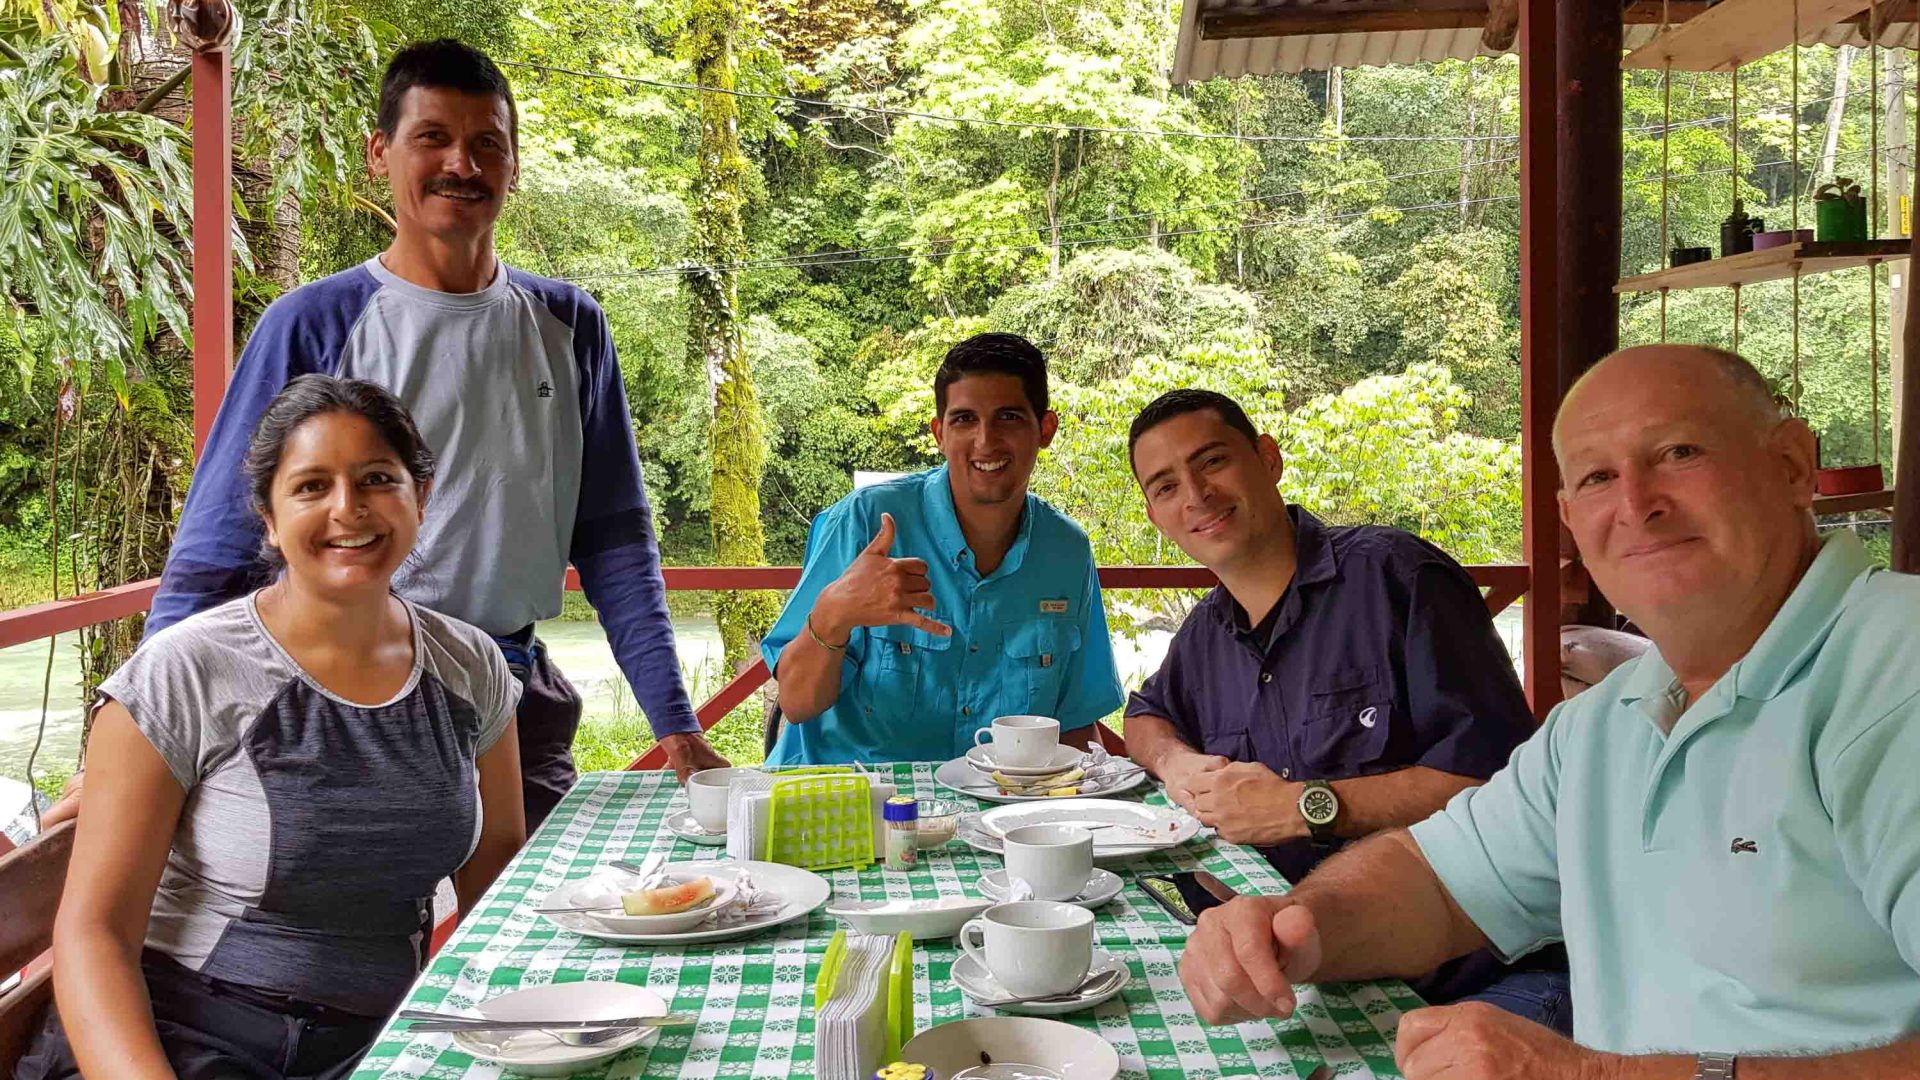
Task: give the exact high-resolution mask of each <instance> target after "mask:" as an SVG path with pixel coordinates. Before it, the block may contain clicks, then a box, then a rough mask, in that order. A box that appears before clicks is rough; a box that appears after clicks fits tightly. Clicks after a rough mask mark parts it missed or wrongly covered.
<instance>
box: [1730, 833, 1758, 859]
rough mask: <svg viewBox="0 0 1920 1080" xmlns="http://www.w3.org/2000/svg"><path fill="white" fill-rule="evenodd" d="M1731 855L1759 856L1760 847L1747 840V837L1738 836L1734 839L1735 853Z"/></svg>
mask: <svg viewBox="0 0 1920 1080" xmlns="http://www.w3.org/2000/svg"><path fill="white" fill-rule="evenodd" d="M1731 854H1734V855H1740V854H1747V855H1758V854H1760V845H1759V844H1756V843H1754V842H1753V841H1751V840H1748V839H1746V838H1745V837H1741V836H1736V837H1734V838H1733V851H1732V852H1731Z"/></svg>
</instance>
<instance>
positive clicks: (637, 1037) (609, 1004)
mask: <svg viewBox="0 0 1920 1080" xmlns="http://www.w3.org/2000/svg"><path fill="white" fill-rule="evenodd" d="M473 1011H474V1012H476V1013H479V1014H480V1015H481V1016H484V1017H486V1018H487V1019H489V1020H542V1019H546V1018H547V1017H552V1016H566V1017H577V1018H579V1019H581V1020H615V1019H619V1018H621V1017H625V1016H665V1015H666V1014H667V1003H666V1001H665V1000H664V999H662V998H661V997H660V995H659V994H656V993H654V992H653V991H651V990H648V989H646V988H645V987H641V986H634V985H631V984H629V983H621V982H570V983H551V984H549V985H546V986H531V987H528V988H527V989H525V990H513V991H509V992H507V993H505V994H501V995H500V996H499V997H496V998H489V999H488V1000H486V1001H483V1002H481V1003H480V1004H479V1005H478V1006H476V1007H475V1008H474V1010H473ZM659 1030H660V1029H659V1028H639V1029H637V1030H635V1031H630V1032H627V1033H626V1034H623V1035H616V1036H614V1037H613V1038H611V1039H609V1040H608V1041H606V1042H604V1043H601V1044H600V1045H598V1046H573V1045H570V1044H568V1043H563V1042H561V1041H560V1040H559V1039H558V1038H556V1037H554V1036H552V1035H549V1034H547V1033H546V1032H544V1031H521V1032H513V1033H511V1034H508V1033H505V1032H471V1031H457V1032H454V1035H453V1045H454V1046H455V1047H456V1048H458V1049H459V1050H460V1052H461V1053H465V1054H472V1055H473V1056H474V1057H477V1058H479V1059H481V1060H483V1061H491V1062H494V1063H496V1064H499V1065H504V1066H506V1067H507V1070H508V1071H509V1072H513V1073H516V1074H519V1075H521V1076H572V1075H574V1074H575V1073H578V1072H583V1071H591V1070H593V1069H595V1068H597V1067H599V1066H601V1065H604V1064H606V1063H607V1062H609V1061H612V1060H613V1059H614V1058H616V1057H618V1056H619V1055H620V1054H621V1053H623V1052H624V1051H626V1050H628V1049H630V1048H632V1047H634V1046H637V1045H639V1044H640V1043H641V1042H642V1041H644V1040H648V1039H652V1038H654V1037H655V1036H656V1035H657V1034H658V1032H659ZM401 1033H402V1034H405V1032H404V1031H402V1032H401Z"/></svg>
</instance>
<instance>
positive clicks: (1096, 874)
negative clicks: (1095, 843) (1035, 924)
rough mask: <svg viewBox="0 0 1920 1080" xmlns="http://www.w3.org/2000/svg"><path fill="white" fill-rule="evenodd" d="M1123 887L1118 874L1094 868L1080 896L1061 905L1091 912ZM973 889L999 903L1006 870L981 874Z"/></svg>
mask: <svg viewBox="0 0 1920 1080" xmlns="http://www.w3.org/2000/svg"><path fill="white" fill-rule="evenodd" d="M1125 885H1126V882H1125V881H1122V880H1121V879H1120V875H1119V874H1116V873H1114V872H1113V871H1111V870H1102V869H1100V868H1099V867H1097V866H1096V867H1094V868H1093V876H1092V877H1091V878H1088V879H1087V887H1086V888H1084V889H1081V890H1080V895H1078V896H1075V897H1072V898H1070V899H1067V900H1062V901H1061V903H1063V904H1072V905H1074V906H1075V907H1083V908H1086V909H1087V910H1088V911H1092V910H1093V909H1094V908H1097V907H1100V906H1102V905H1104V904H1106V903H1107V902H1109V901H1111V900H1112V899H1113V898H1114V897H1116V896H1119V895H1120V890H1121V888H1122V887H1124V886H1125ZM974 888H976V889H979V890H980V895H981V896H984V897H986V898H987V899H989V900H991V901H993V902H994V903H999V902H1000V900H1001V899H1002V898H1004V897H1005V896H1006V895H1007V872H1006V870H1005V869H1000V870H993V871H989V872H988V873H985V874H981V875H980V880H979V881H976V882H974Z"/></svg>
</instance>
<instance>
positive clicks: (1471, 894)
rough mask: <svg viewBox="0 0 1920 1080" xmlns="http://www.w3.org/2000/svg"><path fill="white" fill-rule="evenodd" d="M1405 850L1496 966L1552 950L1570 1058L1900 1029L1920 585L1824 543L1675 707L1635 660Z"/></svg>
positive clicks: (1846, 1041) (1916, 819)
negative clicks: (1562, 983) (1567, 984)
mask: <svg viewBox="0 0 1920 1080" xmlns="http://www.w3.org/2000/svg"><path fill="white" fill-rule="evenodd" d="M1668 724H1670V725H1671V733H1670V734H1669V732H1668ZM1413 836H1414V839H1415V840H1416V841H1417V842H1418V843H1419V845H1420V848H1421V850H1422V851H1423V852H1424V853H1425V854H1426V857H1427V861H1428V862H1429V863H1431V864H1432V865H1433V868H1434V871H1435V872H1436V873H1437V874H1438V875H1439V877H1440V880H1441V881H1442V882H1443V883H1445V885H1446V887H1447V889H1448V891H1449V892H1450V893H1452V895H1453V897H1454V899H1455V900H1456V901H1457V902H1458V903H1459V904H1460V906H1461V908H1462V909H1464V910H1465V911H1466V913H1467V915H1468V917H1470V918H1471V919H1473V921H1474V923H1475V924H1476V925H1478V926H1479V927H1480V929H1481V930H1482V931H1484V932H1485V933H1486V934H1487V936H1488V937H1489V938H1491V939H1492V941H1493V943H1494V945H1495V947H1496V948H1497V949H1499V951H1500V952H1502V953H1504V954H1505V955H1506V956H1507V957H1508V958H1514V957H1518V956H1520V955H1522V954H1524V953H1527V952H1529V951H1531V950H1533V949H1536V948H1539V947H1540V946H1542V945H1544V944H1546V943H1548V942H1550V941H1554V940H1564V941H1565V942H1566V944H1567V951H1568V953H1569V955H1570V957H1571V959H1572V970H1573V1007H1574V1037H1575V1038H1576V1039H1577V1040H1579V1041H1580V1042H1581V1043H1583V1044H1585V1045H1587V1046H1590V1047H1593V1048H1595V1049H1599V1050H1605V1051H1611V1052H1617V1053H1652V1052H1657V1051H1673V1052H1683V1053H1698V1052H1701V1051H1723V1052H1730V1053H1740V1054H1755V1055H1765V1054H1791V1053H1822V1052H1827V1053H1830V1052H1836V1051H1839V1050H1842V1049H1848V1048H1857V1047H1860V1046H1863V1045H1868V1044H1877V1043H1885V1042H1890V1041H1893V1040H1895V1039H1898V1038H1900V1037H1902V1036H1906V1035H1913V1034H1917V1033H1920V577H1916V576H1910V575H1905V574H1894V573H1889V572H1887V571H1884V570H1877V569H1874V568H1873V567H1872V565H1871V563H1870V562H1869V560H1868V558H1867V554H1866V551H1865V550H1864V548H1862V546H1861V544H1860V542H1859V540H1858V539H1856V538H1855V537H1854V535H1853V534H1852V533H1850V532H1844V531H1842V532H1836V533H1835V534H1833V536H1831V537H1830V538H1829V539H1828V540H1827V541H1826V543H1825V545H1824V546H1823V547H1822V549H1821V551H1820V554H1819V557H1818V558H1817V559H1815V560H1814V563H1813V566H1812V568H1811V569H1809V570H1808V572H1807V575H1806V577H1805V578H1803V579H1802V580H1801V582H1800V584H1799V585H1798V586H1797V587H1796V588H1795V589H1794V591H1793V594H1792V595H1791V596H1789V597H1788V598H1787V602H1786V604H1785V605H1784V606H1783V607H1781V609H1780V612H1779V614H1778V615H1776V616H1774V620H1773V623H1772V624H1771V625H1769V626H1768V627H1767V630H1766V632H1765V633H1764V634H1762V635H1761V636H1760V640H1759V641H1757V642H1755V643H1754V646H1753V649H1752V650H1751V651H1750V652H1748V653H1747V655H1746V656H1745V657H1743V658H1742V659H1741V660H1740V662H1739V663H1737V664H1735V665H1734V666H1733V668H1732V669H1731V670H1729V671H1728V672H1727V673H1726V675H1724V676H1722V677H1721V679H1720V681H1719V682H1717V683H1715V684H1714V686H1713V688H1712V689H1710V690H1709V691H1707V693H1706V694H1705V695H1703V696H1702V697H1701V698H1700V700H1699V701H1698V702H1697V703H1695V704H1694V705H1693V707H1692V708H1684V701H1683V695H1682V692H1681V689H1680V685H1679V683H1678V682H1677V681H1676V680H1675V678H1674V675H1673V671H1672V669H1670V668H1669V667H1668V666H1667V665H1666V663H1665V662H1664V661H1663V660H1662V659H1661V658H1660V655H1659V653H1658V651H1657V650H1649V651H1648V652H1647V653H1646V654H1645V655H1644V656H1642V657H1641V658H1640V659H1638V660H1636V661H1632V662H1630V663H1627V664H1624V665H1622V666H1621V667H1620V669H1619V670H1617V671H1615V672H1614V673H1613V674H1612V675H1611V676H1609V677H1608V678H1607V679H1606V680H1605V681H1603V682H1601V683H1600V684H1599V685H1597V686H1595V687H1593V688H1592V689H1590V690H1588V691H1587V692H1585V693H1583V694H1581V695H1580V696H1579V697H1577V698H1574V699H1573V700H1572V701H1570V702H1568V703H1566V704H1564V705H1562V706H1560V707H1559V708H1557V709H1555V710H1554V711H1553V714H1552V715H1551V716H1549V717H1548V718H1547V722H1546V725H1545V726H1544V727H1542V728H1541V730H1540V731H1539V732H1538V733H1536V734H1535V735H1534V737H1533V738H1531V739H1529V740H1528V741H1527V742H1526V743H1525V744H1524V745H1522V746H1521V747H1520V749H1518V750H1516V751H1515V752H1514V756H1513V759H1512V760H1511V761H1510V762H1508V764H1507V767H1506V768H1505V769H1504V770H1502V771H1501V772H1500V773H1498V774H1497V775H1495V776H1494V778H1493V779H1492V780H1491V781H1489V782H1488V783H1487V784H1486V785H1485V786H1484V787H1480V788H1477V789H1472V790H1468V791H1464V792H1461V793H1460V794H1459V795H1457V796H1455V797H1454V799H1453V800H1452V801H1451V802H1450V803H1448V805H1447V807H1446V809H1444V810H1442V811H1440V812H1439V813H1437V814H1435V815H1434V816H1433V817H1431V818H1428V819H1427V820H1426V821H1423V822H1421V823H1420V824H1418V825H1415V826H1414V827H1413Z"/></svg>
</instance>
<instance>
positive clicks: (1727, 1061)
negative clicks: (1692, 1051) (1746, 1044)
mask: <svg viewBox="0 0 1920 1080" xmlns="http://www.w3.org/2000/svg"><path fill="white" fill-rule="evenodd" d="M1733 1064H1734V1057H1733V1055H1732V1054H1701V1055H1700V1057H1699V1062H1698V1064H1697V1065H1696V1066H1695V1068H1694V1072H1693V1080H1734V1077H1733Z"/></svg>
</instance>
